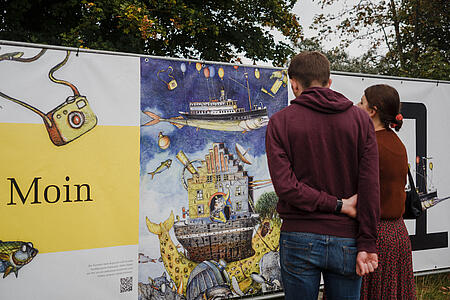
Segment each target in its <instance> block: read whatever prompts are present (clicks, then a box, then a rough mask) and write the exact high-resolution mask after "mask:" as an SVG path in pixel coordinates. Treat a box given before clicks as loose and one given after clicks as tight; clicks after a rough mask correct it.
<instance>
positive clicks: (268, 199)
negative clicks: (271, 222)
mask: <svg viewBox="0 0 450 300" xmlns="http://www.w3.org/2000/svg"><path fill="white" fill-rule="evenodd" d="M277 202H278V196H277V194H276V193H275V192H266V193H264V194H262V195H261V197H259V198H258V202H256V207H255V210H256V212H257V213H258V214H259V216H260V218H261V219H272V218H273V217H274V216H276V215H277V212H276V207H277Z"/></svg>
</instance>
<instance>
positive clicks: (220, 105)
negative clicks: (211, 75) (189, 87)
mask: <svg viewBox="0 0 450 300" xmlns="http://www.w3.org/2000/svg"><path fill="white" fill-rule="evenodd" d="M249 102H250V98H249ZM249 105H250V110H249V111H246V110H245V109H244V108H240V107H238V106H237V100H232V99H227V98H226V96H225V91H224V90H223V89H222V90H221V91H220V97H219V99H212V100H209V101H208V102H206V101H205V102H190V103H189V112H182V111H180V112H179V113H180V114H181V115H182V116H183V117H185V118H186V119H194V120H248V119H252V118H258V117H267V108H266V107H265V106H263V105H262V104H260V105H253V106H252V104H251V102H250V103H249Z"/></svg>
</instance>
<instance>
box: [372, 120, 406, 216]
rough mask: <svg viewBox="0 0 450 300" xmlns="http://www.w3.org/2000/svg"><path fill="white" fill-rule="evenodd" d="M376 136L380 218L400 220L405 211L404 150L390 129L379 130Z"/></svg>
mask: <svg viewBox="0 0 450 300" xmlns="http://www.w3.org/2000/svg"><path fill="white" fill-rule="evenodd" d="M376 136H377V143H378V153H379V162H380V206H381V210H380V212H381V214H380V218H381V219H394V218H400V217H401V216H402V215H403V213H404V211H405V199H406V193H405V185H406V177H407V175H408V157H407V154H406V148H405V146H404V145H403V143H402V141H401V140H400V139H399V138H398V136H397V134H395V133H394V132H393V131H392V130H390V129H383V130H379V131H377V132H376Z"/></svg>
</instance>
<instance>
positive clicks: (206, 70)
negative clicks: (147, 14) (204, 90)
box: [203, 67, 209, 78]
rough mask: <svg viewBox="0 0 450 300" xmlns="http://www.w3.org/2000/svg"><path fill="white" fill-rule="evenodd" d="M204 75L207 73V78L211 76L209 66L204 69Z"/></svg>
mask: <svg viewBox="0 0 450 300" xmlns="http://www.w3.org/2000/svg"><path fill="white" fill-rule="evenodd" d="M203 75H205V77H206V78H209V68H208V67H206V68H204V69H203Z"/></svg>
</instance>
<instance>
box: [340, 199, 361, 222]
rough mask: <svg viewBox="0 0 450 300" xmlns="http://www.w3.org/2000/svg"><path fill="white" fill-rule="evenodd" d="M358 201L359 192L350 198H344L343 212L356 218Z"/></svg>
mask: <svg viewBox="0 0 450 300" xmlns="http://www.w3.org/2000/svg"><path fill="white" fill-rule="evenodd" d="M357 202H358V194H354V195H353V196H351V197H350V198H348V199H342V209H341V213H343V214H346V215H347V216H349V217H352V218H356V203H357Z"/></svg>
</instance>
